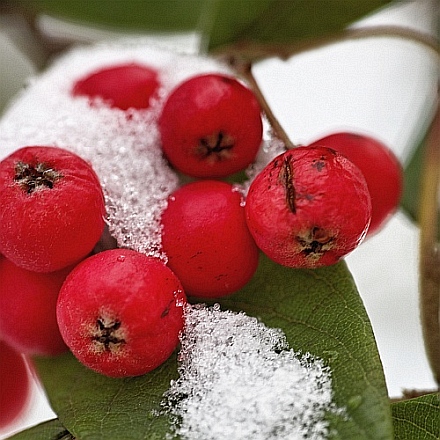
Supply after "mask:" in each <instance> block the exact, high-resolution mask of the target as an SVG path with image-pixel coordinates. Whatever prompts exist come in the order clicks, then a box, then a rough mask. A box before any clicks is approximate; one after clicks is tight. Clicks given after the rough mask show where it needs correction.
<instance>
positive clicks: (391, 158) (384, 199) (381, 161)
mask: <svg viewBox="0 0 440 440" xmlns="http://www.w3.org/2000/svg"><path fill="white" fill-rule="evenodd" d="M316 145H321V146H325V147H329V148H332V149H334V150H336V151H338V152H339V153H341V154H343V155H344V156H346V157H347V158H348V159H350V160H351V161H352V162H353V163H354V164H355V165H357V167H358V168H359V169H360V170H361V171H362V173H363V175H364V177H365V180H366V181H367V185H368V189H369V191H370V196H371V223H370V227H369V229H368V234H369V235H371V234H373V233H374V232H377V231H378V230H379V229H380V228H381V227H382V226H383V225H384V224H385V222H386V220H387V219H388V218H389V217H390V215H391V214H393V213H394V212H395V211H396V210H397V208H398V206H399V202H400V198H401V196H402V191H403V170H402V166H401V164H400V162H399V160H398V159H397V157H396V155H395V154H394V153H393V152H392V151H391V150H390V149H389V148H388V147H387V146H386V145H385V144H383V143H382V142H379V141H378V140H376V139H374V138H372V137H370V136H364V135H361V134H356V133H349V132H341V133H334V134H331V135H328V136H325V137H323V138H321V139H319V140H317V141H315V142H313V143H312V144H311V146H316Z"/></svg>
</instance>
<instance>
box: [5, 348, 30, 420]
mask: <svg viewBox="0 0 440 440" xmlns="http://www.w3.org/2000/svg"><path fill="white" fill-rule="evenodd" d="M30 391H31V383H30V379H29V373H28V370H27V367H26V362H25V360H24V358H23V356H22V355H21V354H20V353H19V352H18V351H16V350H14V349H13V348H11V347H9V346H8V345H7V344H6V343H5V342H4V341H0V409H1V410H0V428H5V427H6V426H9V425H11V424H12V423H13V422H14V421H15V420H17V418H18V416H20V414H22V412H23V411H24V410H25V408H26V406H27V403H28V401H29V398H30V395H31V392H30Z"/></svg>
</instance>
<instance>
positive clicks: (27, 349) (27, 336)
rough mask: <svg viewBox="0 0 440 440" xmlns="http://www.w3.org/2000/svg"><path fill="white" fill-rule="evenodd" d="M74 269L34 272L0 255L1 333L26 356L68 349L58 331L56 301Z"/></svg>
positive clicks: (49, 354) (48, 354)
mask: <svg viewBox="0 0 440 440" xmlns="http://www.w3.org/2000/svg"><path fill="white" fill-rule="evenodd" d="M70 269H71V268H65V269H61V270H59V271H55V272H50V273H39V272H32V271H28V270H26V269H22V268H21V267H18V266H16V265H15V264H14V263H12V262H11V261H9V260H8V259H7V258H5V257H1V256H0V286H1V288H0V335H1V336H2V338H3V339H4V340H5V341H6V342H7V343H8V344H9V345H10V346H11V347H13V348H15V349H16V350H18V351H20V352H22V353H24V354H26V355H42V356H51V355H57V354H60V353H62V352H64V351H67V347H66V345H65V344H64V341H63V339H62V337H61V335H60V332H59V330H58V324H57V319H56V303H57V298H58V293H59V291H60V289H61V286H62V284H63V282H64V280H65V278H66V276H67V274H68V273H69V271H70Z"/></svg>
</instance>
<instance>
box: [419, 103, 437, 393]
mask: <svg viewBox="0 0 440 440" xmlns="http://www.w3.org/2000/svg"><path fill="white" fill-rule="evenodd" d="M421 185H422V186H421V194H420V211H419V225H420V314H421V322H422V330H423V337H424V342H425V348H426V354H427V357H428V360H429V363H430V366H431V369H432V372H433V374H434V378H435V380H436V381H437V384H438V385H439V386H440V315H439V313H440V243H439V241H438V227H439V222H438V218H439V200H438V197H439V185H440V104H438V106H437V113H436V115H435V117H434V120H433V122H432V124H431V128H430V132H429V136H428V139H427V144H426V153H425V161H424V167H423V171H422V182H421Z"/></svg>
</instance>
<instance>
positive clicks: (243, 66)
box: [229, 57, 295, 149]
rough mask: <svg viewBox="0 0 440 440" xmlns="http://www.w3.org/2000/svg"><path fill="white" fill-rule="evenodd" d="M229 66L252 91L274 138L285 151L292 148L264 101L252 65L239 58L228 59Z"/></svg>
mask: <svg viewBox="0 0 440 440" xmlns="http://www.w3.org/2000/svg"><path fill="white" fill-rule="evenodd" d="M229 64H230V65H231V66H233V67H234V68H235V70H236V71H237V73H238V74H239V75H240V76H241V77H242V78H243V79H244V80H245V81H246V82H247V84H248V85H249V87H250V88H251V89H252V90H253V92H254V94H255V96H256V98H257V100H258V102H259V103H260V106H261V109H262V110H263V113H264V115H265V116H266V118H267V120H268V121H269V124H270V127H271V129H272V131H273V134H274V136H275V137H276V138H277V139H279V140H280V141H282V142H283V143H284V146H285V147H286V149H291V148H294V147H295V145H294V144H293V143H292V141H291V140H290V138H289V136H288V135H287V133H286V131H285V130H284V128H283V126H282V125H281V124H280V122H279V121H278V119H277V118H276V116H275V114H274V113H273V111H272V109H271V107H270V106H269V104H268V102H267V101H266V98H265V96H264V94H263V92H262V91H261V88H260V86H259V85H258V82H257V81H256V79H255V77H254V75H253V73H252V63H251V62H248V61H245V60H243V59H241V58H240V57H230V58H229Z"/></svg>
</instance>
